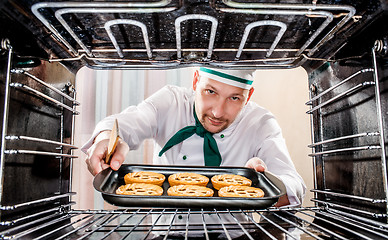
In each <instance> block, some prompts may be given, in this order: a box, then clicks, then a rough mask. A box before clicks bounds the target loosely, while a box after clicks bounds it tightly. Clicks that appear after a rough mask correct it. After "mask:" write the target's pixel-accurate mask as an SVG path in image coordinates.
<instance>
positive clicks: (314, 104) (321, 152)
mask: <svg viewBox="0 0 388 240" xmlns="http://www.w3.org/2000/svg"><path fill="white" fill-rule="evenodd" d="M377 42H378V41H376V43H375V46H374V47H373V48H372V51H371V52H372V59H373V68H365V69H362V70H359V71H357V72H355V73H353V74H352V75H350V76H349V77H347V78H345V79H343V80H342V81H340V82H339V83H337V84H335V85H333V86H331V87H329V88H327V89H325V90H324V91H322V92H320V93H318V94H316V96H314V97H311V98H310V100H309V101H308V102H307V103H306V105H309V106H310V110H309V111H307V113H308V114H311V116H313V113H317V115H318V117H319V118H322V116H324V115H325V114H326V113H325V112H324V110H323V109H324V108H325V107H327V106H329V105H330V104H333V103H335V102H338V101H340V100H341V99H343V98H346V97H349V96H351V95H352V94H357V93H358V92H359V91H361V90H363V89H366V88H368V87H373V88H374V93H375V94H374V95H375V97H374V100H375V103H376V113H375V114H376V119H377V122H378V124H377V128H378V129H376V131H370V132H360V133H356V134H351V135H346V136H339V137H335V138H331V139H322V136H321V137H320V139H321V140H320V141H318V142H313V143H312V144H310V145H308V147H310V148H311V149H312V150H313V151H312V153H311V154H309V156H311V157H313V163H314V168H316V157H321V156H328V155H332V154H337V153H343V152H353V153H355V152H357V151H376V150H377V151H378V152H379V156H380V159H381V171H382V176H383V179H382V181H383V186H384V188H385V189H383V190H382V191H384V193H385V198H383V199H374V198H368V197H364V196H356V195H350V194H343V193H339V192H335V191H333V190H331V189H317V187H315V189H312V190H311V191H312V192H314V193H315V198H314V199H312V201H313V202H315V203H316V204H321V205H325V206H326V207H328V208H335V209H342V210H347V211H358V212H359V214H362V215H364V216H369V217H372V218H380V219H381V218H384V219H385V221H388V176H387V175H388V172H387V160H386V159H387V154H386V145H385V140H384V136H385V134H386V133H384V123H383V114H382V103H381V91H380V85H379V77H378V66H377V61H376V52H378V49H377V46H378V44H377ZM368 73H369V74H372V78H373V81H365V82H362V83H360V84H357V85H356V86H353V87H350V88H349V89H348V90H343V91H342V92H341V93H339V94H337V95H334V96H332V97H330V98H328V99H325V100H324V101H323V100H322V99H323V97H324V96H326V95H327V94H329V93H331V92H333V91H334V90H335V89H338V88H339V87H340V86H343V85H345V84H346V83H350V82H351V80H354V79H355V78H356V77H358V76H361V75H365V74H368ZM315 90H316V88H315V86H313V85H312V86H311V87H310V91H311V92H315ZM310 96H311V95H310ZM311 121H312V118H311ZM311 124H312V123H311ZM359 138H373V139H375V141H376V142H378V144H377V145H364V146H352V147H345V148H336V149H330V150H325V147H327V146H328V144H333V143H334V144H335V143H338V142H341V141H343V140H351V139H359ZM376 138H378V139H377V140H376ZM312 139H313V141H314V137H313V138H312ZM317 147H320V148H317ZM364 161H365V160H364ZM314 177H315V182H317V179H316V174H315V175H314ZM317 194H322V195H324V196H326V197H330V196H333V197H340V198H342V199H350V200H356V201H361V202H364V203H372V204H376V205H378V204H380V205H381V204H384V205H385V209H386V210H385V212H384V213H381V214H378V213H374V212H368V211H363V210H359V209H354V208H350V207H348V206H346V205H345V204H343V203H341V202H337V203H331V202H328V201H322V200H318V199H317Z"/></svg>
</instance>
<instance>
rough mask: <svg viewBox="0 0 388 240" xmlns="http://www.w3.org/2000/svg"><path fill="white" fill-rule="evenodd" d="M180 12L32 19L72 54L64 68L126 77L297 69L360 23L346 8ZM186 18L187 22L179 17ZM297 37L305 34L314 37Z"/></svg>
mask: <svg viewBox="0 0 388 240" xmlns="http://www.w3.org/2000/svg"><path fill="white" fill-rule="evenodd" d="M181 4H182V3H177V2H173V1H171V0H164V1H160V2H149V3H145V2H144V3H139V2H134V3H131V2H125V3H123V2H111V3H106V2H43V3H37V4H35V5H33V6H32V12H33V14H34V15H35V16H36V17H37V18H38V19H39V20H40V21H41V22H42V23H43V24H44V25H45V26H46V27H47V28H48V29H49V30H50V31H51V32H52V33H53V34H54V35H55V37H57V38H58V39H59V40H60V42H62V43H63V44H64V45H65V46H66V47H67V49H68V51H69V54H70V56H71V58H69V59H67V60H74V59H77V60H80V59H82V60H85V62H86V63H87V64H88V65H89V66H90V67H94V68H111V67H115V68H122V69H130V68H136V69H140V68H145V69H152V68H176V67H182V66H184V65H187V64H188V63H189V64H190V65H192V64H193V62H198V63H207V64H209V65H213V66H223V67H231V66H232V67H233V66H237V67H248V66H250V67H252V66H254V67H256V68H259V67H265V68H270V67H277V68H280V67H284V68H290V67H297V66H301V65H302V64H303V63H304V62H305V61H306V60H307V59H309V58H310V57H313V56H314V53H315V52H317V51H319V50H320V49H321V48H322V47H324V46H325V45H326V44H327V43H328V41H329V40H330V39H331V38H332V37H333V36H334V35H335V34H336V33H337V32H338V31H339V30H340V29H341V28H342V27H343V26H344V25H345V24H346V23H347V22H348V21H349V20H350V19H352V17H354V19H353V20H354V21H357V17H356V16H354V14H355V9H354V8H353V7H351V6H341V5H319V4H275V3H254V2H252V3H242V2H234V1H229V0H224V1H222V2H218V1H214V2H212V1H210V2H209V3H202V5H203V6H202V7H203V8H204V9H206V10H205V11H208V14H200V13H196V12H195V11H196V10H195V9H191V8H190V7H189V6H186V5H184V4H183V5H181ZM183 11H184V12H185V13H186V14H184V15H183V16H180V17H177V15H178V14H181V12H183ZM241 19H246V20H245V21H246V22H247V23H246V24H242V22H241ZM160 24H163V25H162V26H160V28H159V29H156V28H157V25H160ZM240 25H241V26H240ZM230 26H234V27H232V28H230ZM296 28H297V29H298V30H296ZM224 31H226V32H224ZM295 31H303V32H304V31H307V32H309V34H308V35H309V36H308V37H306V35H302V33H300V34H299V33H298V34H295ZM126 38H128V39H129V40H130V41H131V42H130V43H128V39H126ZM279 43H281V47H279V46H278V45H280V44H279ZM63 60H65V59H61V61H63ZM52 61H56V59H52Z"/></svg>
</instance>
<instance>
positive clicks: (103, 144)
mask: <svg viewBox="0 0 388 240" xmlns="http://www.w3.org/2000/svg"><path fill="white" fill-rule="evenodd" d="M107 144H108V140H105V141H100V142H98V143H95V144H94V145H93V146H92V147H91V148H90V149H89V150H88V153H87V155H88V156H87V158H86V159H85V162H86V164H87V166H88V170H89V172H90V173H91V174H93V176H95V175H96V174H97V173H99V172H101V171H102V170H103V169H105V168H107V167H109V165H107V164H105V163H104V158H105V155H106V151H107V146H108V145H107ZM104 165H105V166H104Z"/></svg>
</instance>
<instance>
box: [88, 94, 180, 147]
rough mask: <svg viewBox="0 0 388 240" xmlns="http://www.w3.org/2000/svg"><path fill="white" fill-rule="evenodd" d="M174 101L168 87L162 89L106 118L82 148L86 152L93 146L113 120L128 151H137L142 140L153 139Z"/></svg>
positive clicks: (108, 128)
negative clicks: (128, 148)
mask: <svg viewBox="0 0 388 240" xmlns="http://www.w3.org/2000/svg"><path fill="white" fill-rule="evenodd" d="M171 101H174V95H173V94H172V92H171V90H170V88H169V87H164V88H162V89H160V90H159V91H157V92H156V93H155V94H153V95H152V96H150V97H149V98H147V99H146V100H144V101H142V102H141V103H140V104H139V105H137V106H130V107H128V108H126V109H125V110H123V111H122V112H120V113H118V114H114V115H111V116H108V117H106V118H104V119H103V120H101V121H100V122H99V123H98V124H97V125H96V127H95V129H94V131H93V134H92V136H91V137H90V139H89V140H88V141H87V142H86V143H85V144H84V145H83V146H82V148H81V150H82V151H83V152H86V151H87V150H88V149H89V148H90V147H91V146H92V144H93V141H94V139H95V137H96V136H97V135H98V134H99V133H100V132H102V131H105V130H110V129H112V126H113V123H114V120H115V119H117V121H118V124H119V134H120V137H121V138H122V139H123V140H124V141H125V142H126V143H127V144H128V145H129V147H130V149H137V148H138V147H139V146H140V144H141V143H142V142H143V140H145V139H147V138H153V137H154V136H155V134H156V132H157V123H158V122H162V121H163V120H162V119H160V117H161V116H162V114H159V113H161V112H165V111H166V110H167V109H168V107H169V106H170V104H171Z"/></svg>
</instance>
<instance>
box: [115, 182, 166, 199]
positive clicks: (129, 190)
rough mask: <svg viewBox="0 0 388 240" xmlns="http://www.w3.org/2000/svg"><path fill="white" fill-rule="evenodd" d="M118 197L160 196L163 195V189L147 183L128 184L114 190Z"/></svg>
mask: <svg viewBox="0 0 388 240" xmlns="http://www.w3.org/2000/svg"><path fill="white" fill-rule="evenodd" d="M116 194H120V195H143V196H160V195H162V194H163V188H161V187H159V186H157V185H154V184H148V183H130V184H126V185H122V186H120V187H119V188H118V189H117V190H116Z"/></svg>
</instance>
